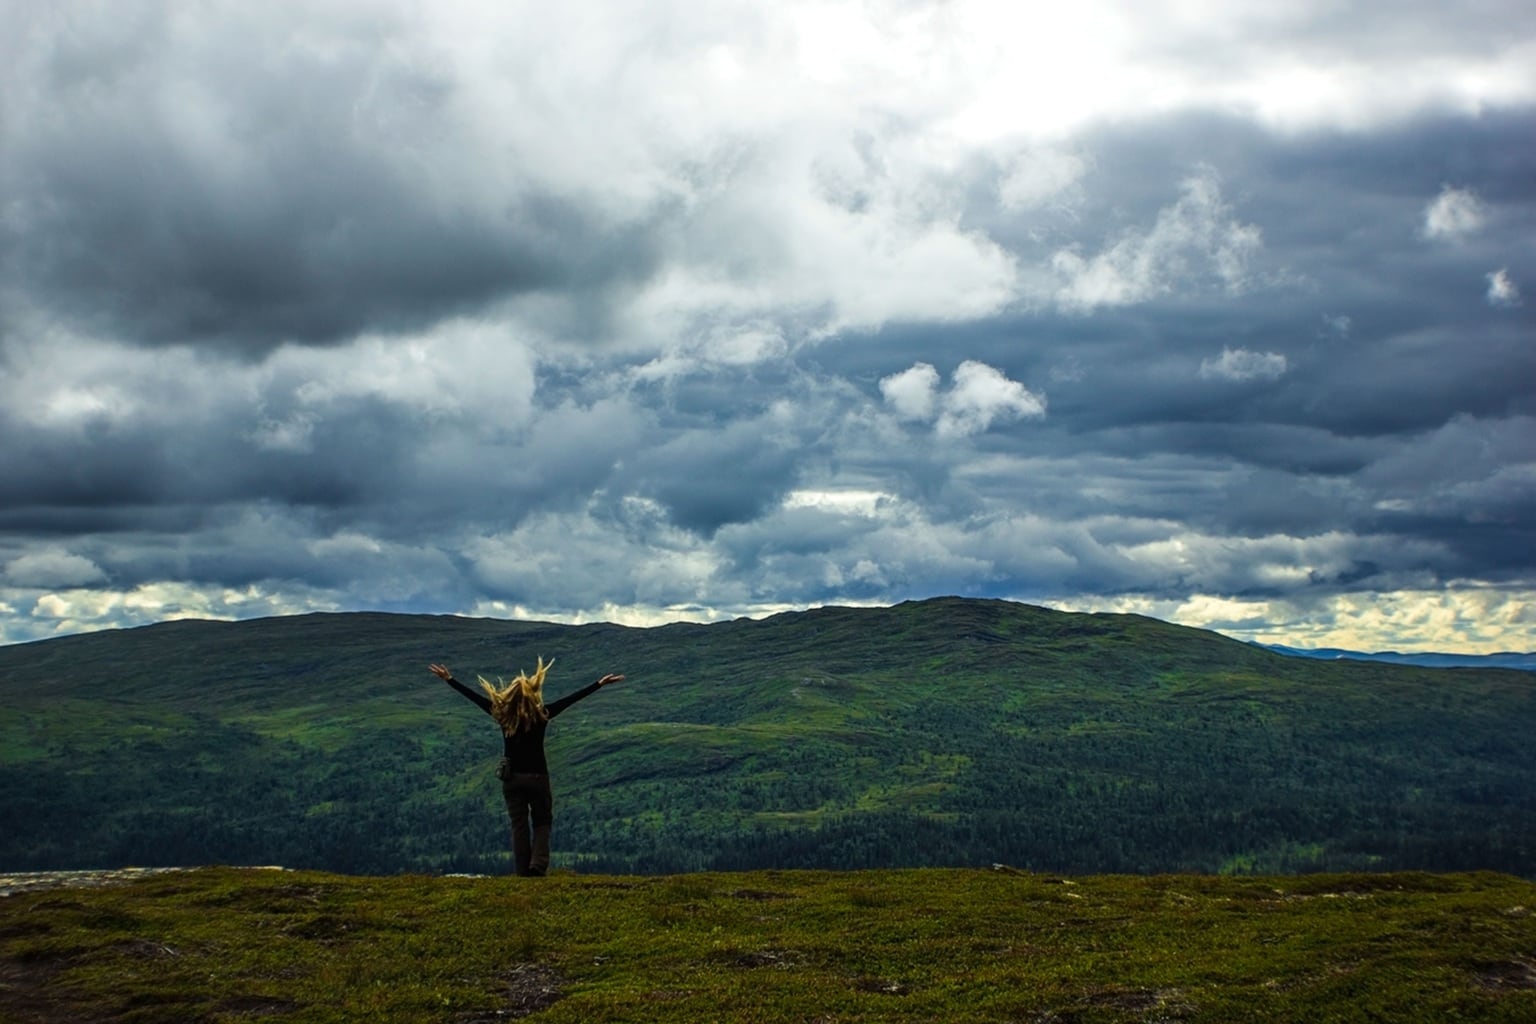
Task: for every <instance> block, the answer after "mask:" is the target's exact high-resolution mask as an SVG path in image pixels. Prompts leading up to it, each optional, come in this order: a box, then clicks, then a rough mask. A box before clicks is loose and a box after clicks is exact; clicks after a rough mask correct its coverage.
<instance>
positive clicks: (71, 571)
mask: <svg viewBox="0 0 1536 1024" xmlns="http://www.w3.org/2000/svg"><path fill="white" fill-rule="evenodd" d="M106 578H107V574H106V573H105V572H103V571H102V569H101V566H99V565H97V564H96V563H95V562H93V561H91V560H90V559H89V558H85V557H82V556H80V555H76V554H72V553H70V552H68V551H61V550H58V549H56V548H49V549H44V550H41V551H30V552H27V553H26V554H23V555H19V556H17V557H16V558H13V559H12V560H11V561H10V562H9V563H7V564H6V567H5V582H6V583H8V584H10V585H11V586H13V587H24V588H33V589H38V590H51V589H54V588H59V587H62V588H69V587H82V586H85V585H87V584H91V583H100V582H102V581H103V580H105V579H106Z"/></svg>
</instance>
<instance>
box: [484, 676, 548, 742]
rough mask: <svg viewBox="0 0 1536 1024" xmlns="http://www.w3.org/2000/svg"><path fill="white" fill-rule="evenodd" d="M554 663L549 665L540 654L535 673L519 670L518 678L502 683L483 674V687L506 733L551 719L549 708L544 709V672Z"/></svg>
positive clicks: (512, 733) (520, 730) (496, 717)
mask: <svg viewBox="0 0 1536 1024" xmlns="http://www.w3.org/2000/svg"><path fill="white" fill-rule="evenodd" d="M554 663H555V662H554V660H553V659H551V660H550V662H549V664H548V665H546V664H545V663H544V659H543V658H540V659H539V667H538V668H536V669H534V670H533V675H531V676H530V675H527V674H525V673H522V672H519V673H518V674H517V678H515V679H513V680H512V681H511V682H508V683H506V684H504V685H502V686H496V685H494V684H493V683H490V682H488V681H487V680H486V679H485V677H484V676H481V677H479V678H480V688H481V689H483V690H484V691H485V692H486V694H487V695H488V696H489V697H490V698H491V717H492V718H494V719H496V724H497V725H499V726H501V731H502V732H503V733H504V734H506V735H508V736H515V735H517V734H518V733H520V732H522V731H523V730H524V729H527V728H530V727H531V726H532V725H533V724H534V723H535V722H546V721H548V720H549V712H547V711H545V710H544V673H546V672H548V671H549V669H550V666H551V665H553V664H554Z"/></svg>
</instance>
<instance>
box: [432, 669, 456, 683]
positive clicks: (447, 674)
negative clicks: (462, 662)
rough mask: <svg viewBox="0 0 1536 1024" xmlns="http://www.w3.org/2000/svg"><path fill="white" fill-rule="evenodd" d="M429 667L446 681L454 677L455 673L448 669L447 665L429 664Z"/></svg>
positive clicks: (434, 673)
mask: <svg viewBox="0 0 1536 1024" xmlns="http://www.w3.org/2000/svg"><path fill="white" fill-rule="evenodd" d="M427 668H429V669H431V670H432V674H433V675H435V676H437V678H439V679H441V680H442V681H443V682H445V683H446V682H447V681H448V680H450V679H452V678H453V673H452V672H449V671H448V666H447V665H428V666H427Z"/></svg>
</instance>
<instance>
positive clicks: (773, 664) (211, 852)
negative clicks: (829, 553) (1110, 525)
mask: <svg viewBox="0 0 1536 1024" xmlns="http://www.w3.org/2000/svg"><path fill="white" fill-rule="evenodd" d="M538 655H543V656H545V657H546V658H548V657H554V658H555V659H556V664H555V668H554V671H553V672H552V673H551V676H550V682H549V687H548V693H549V696H550V697H551V698H553V697H557V696H560V695H561V694H563V693H565V692H568V691H570V690H574V689H576V688H578V687H580V686H582V685H584V684H586V683H587V682H590V681H591V680H592V679H595V678H596V677H597V676H598V675H600V674H602V673H604V672H608V671H618V672H624V673H626V674H627V676H628V680H627V681H626V682H625V683H623V684H621V685H619V686H615V687H611V688H608V689H605V690H604V691H602V692H601V693H599V694H596V695H594V696H593V697H591V698H589V699H588V700H586V701H585V702H583V703H581V704H578V705H576V706H575V707H574V708H573V709H572V710H571V711H570V712H568V713H567V714H566V715H565V716H563V717H561V718H560V719H558V720H557V721H556V722H555V723H554V724H552V726H551V728H550V733H549V744H548V746H549V751H550V756H551V764H552V772H553V776H554V783H555V791H556V824H555V849H556V866H557V867H559V866H564V867H569V868H574V869H576V870H579V871H584V872H599V871H601V872H637V873H661V872H676V871H687V870H698V869H747V868H761V867H834V868H856V867H890V866H925V865H977V864H989V863H1006V864H1010V865H1013V866H1016V867H1021V868H1030V869H1038V870H1047V871H1057V872H1072V873H1087V872H1165V871H1200V872H1239V873H1241V872H1298V871H1312V870H1324V869H1326V870H1338V869H1368V870H1387V869H1393V870H1396V869H1428V870H1463V869H1479V868H1487V869H1494V870H1500V871H1508V872H1512V873H1516V874H1522V875H1525V876H1528V877H1529V876H1532V875H1536V762H1533V760H1532V759H1531V757H1530V756H1529V737H1530V736H1531V735H1533V734H1536V675H1532V674H1530V673H1526V672H1518V671H1509V670H1495V669H1428V668H1415V667H1409V666H1400V665H1390V664H1380V663H1367V662H1320V661H1311V660H1305V659H1298V658H1288V657H1284V656H1281V655H1278V654H1275V653H1272V652H1269V651H1265V650H1262V649H1259V648H1256V647H1253V646H1250V645H1246V644H1242V643H1238V642H1236V641H1232V640H1228V639H1226V638H1223V637H1220V636H1217V635H1215V634H1212V633H1207V632H1202V631H1199V630H1193V629H1187V628H1183V627H1177V626H1172V625H1169V624H1166V623H1161V622H1157V621H1155V620H1151V619H1146V618H1141V617H1136V616H1113V615H1079V614H1068V613H1061V612H1052V611H1047V610H1044V609H1040V608H1034V607H1031V606H1028V605H1022V604H1015V603H1010V602H1000V601H977V600H963V599H936V600H930V601H922V602H908V603H906V604H902V605H898V606H895V607H892V608H875V609H850V608H828V609H820V610H815V611H809V612H798V613H788V614H784V615H778V616H774V617H771V618H768V619H764V620H747V619H742V620H737V621H735V622H728V623H718V624H714V625H690V624H678V625H672V626H663V627H657V628H652V629H631V628H625V627H618V626H612V625H590V626H559V625H551V624H547V623H528V622H507V621H499V620H487V619H464V618H454V617H445V616H410V615H388V614H379V613H364V614H342V615H308V616H299V617H292V618H277V619H262V620H253V621H249V622H240V623H215V622H173V623H164V624H161V625H157V626H150V627H145V628H141V629H134V630H125V631H117V632H107V633H97V634H88V635H84V636H78V637H69V638H61V639H56V640H48V641H42V642H36V643H29V644H18V645H11V646H8V647H0V698H3V707H0V815H3V817H4V820H6V821H7V822H10V823H11V825H10V827H8V828H7V829H6V830H5V831H4V832H3V833H0V869H7V870H41V869H56V868H77V867H100V866H117V865H127V864H138V865H177V864H209V863H231V864H283V865H286V866H289V867H312V868H322V869H327V870H334V871H343V872H349V873H370V874H391V873H399V872H407V871H410V872H430V873H439V872H451V871H463V872H501V871H505V870H507V862H508V854H507V852H506V848H507V839H506V824H505V813H504V811H503V810H502V808H501V806H500V794H499V790H498V788H497V783H496V780H495V778H494V775H493V769H494V766H495V761H496V756H497V754H498V753H499V749H500V740H499V736H498V735H497V733H496V730H495V727H494V725H493V724H492V723H491V722H490V720H489V719H487V718H486V717H485V716H484V715H483V714H481V713H480V712H479V711H477V710H476V709H475V708H474V707H473V706H472V705H470V704H469V703H468V702H467V701H465V700H464V699H463V698H462V697H460V696H459V695H457V694H455V693H453V692H452V691H451V690H450V689H449V688H448V687H446V686H444V685H443V684H442V683H440V682H439V681H437V680H436V679H434V678H433V677H432V676H431V675H429V674H428V673H427V672H426V666H427V664H428V663H429V662H434V661H441V662H446V663H448V664H449V665H451V666H452V667H453V668H454V670H455V671H456V673H457V674H458V675H459V677H460V678H462V679H473V678H474V677H475V675H476V674H481V675H485V676H487V677H491V678H495V677H499V676H509V675H511V674H514V673H515V672H516V671H517V670H518V669H519V668H523V667H531V666H532V664H533V661H534V658H535V657H536V656H538Z"/></svg>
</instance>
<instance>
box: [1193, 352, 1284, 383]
mask: <svg viewBox="0 0 1536 1024" xmlns="http://www.w3.org/2000/svg"><path fill="white" fill-rule="evenodd" d="M1286 366H1287V363H1286V358H1285V356H1284V355H1283V354H1281V353H1279V352H1250V351H1249V350H1248V349H1245V348H1223V349H1222V350H1221V355H1219V356H1216V357H1214V358H1206V359H1202V360H1201V361H1200V376H1201V377H1203V378H1207V379H1210V378H1215V379H1218V380H1234V381H1242V380H1277V379H1278V378H1280V377H1282V376H1284V375H1285V371H1286Z"/></svg>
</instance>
